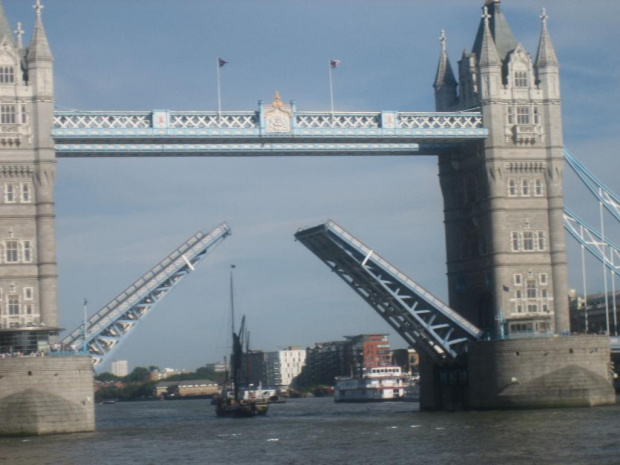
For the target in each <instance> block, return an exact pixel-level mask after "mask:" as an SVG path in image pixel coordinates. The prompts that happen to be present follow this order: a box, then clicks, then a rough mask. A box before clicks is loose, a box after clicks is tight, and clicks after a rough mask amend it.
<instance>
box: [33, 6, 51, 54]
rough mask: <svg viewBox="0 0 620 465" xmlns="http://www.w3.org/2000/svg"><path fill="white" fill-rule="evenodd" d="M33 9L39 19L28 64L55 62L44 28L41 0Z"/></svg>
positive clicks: (36, 23)
mask: <svg viewBox="0 0 620 465" xmlns="http://www.w3.org/2000/svg"><path fill="white" fill-rule="evenodd" d="M33 8H34V9H35V10H36V12H37V19H36V22H35V25H34V31H33V33H32V40H31V41H30V47H28V56H27V60H28V62H31V61H37V60H43V61H53V60H54V59H53V57H52V51H51V50H50V46H49V43H48V41H47V35H46V34H45V29H44V28H43V20H42V19H41V10H42V9H43V8H44V7H43V5H42V4H41V0H37V2H36V3H35V5H34V7H33Z"/></svg>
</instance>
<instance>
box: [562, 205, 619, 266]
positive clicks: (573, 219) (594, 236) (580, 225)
mask: <svg viewBox="0 0 620 465" xmlns="http://www.w3.org/2000/svg"><path fill="white" fill-rule="evenodd" d="M564 229H566V230H567V231H568V232H569V233H570V235H571V236H573V238H574V239H575V240H576V241H577V242H579V244H581V245H582V246H583V247H584V248H585V249H586V250H587V251H588V252H590V253H591V254H592V255H593V256H594V257H595V258H596V259H597V260H599V261H600V262H601V263H604V264H605V267H606V268H607V269H608V270H610V271H612V272H613V273H615V274H616V275H618V276H620V246H619V245H618V244H616V243H614V242H612V241H610V240H609V239H608V238H605V240H603V237H602V235H601V234H600V233H599V232H598V231H597V230H596V229H594V228H593V227H592V226H590V225H589V224H588V223H586V222H585V221H583V220H582V219H581V218H579V217H578V216H577V215H575V214H574V213H573V212H572V211H570V210H569V209H568V208H564Z"/></svg>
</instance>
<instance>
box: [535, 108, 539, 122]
mask: <svg viewBox="0 0 620 465" xmlns="http://www.w3.org/2000/svg"><path fill="white" fill-rule="evenodd" d="M534 124H540V110H539V109H538V107H534Z"/></svg>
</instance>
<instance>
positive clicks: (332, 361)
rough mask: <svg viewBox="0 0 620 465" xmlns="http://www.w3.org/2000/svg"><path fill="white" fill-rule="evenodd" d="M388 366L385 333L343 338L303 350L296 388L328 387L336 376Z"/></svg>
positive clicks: (387, 344) (353, 374) (388, 347)
mask: <svg viewBox="0 0 620 465" xmlns="http://www.w3.org/2000/svg"><path fill="white" fill-rule="evenodd" d="M391 364H392V358H391V350H390V343H389V341H388V336H387V334H360V335H358V336H346V340H344V341H330V342H317V343H315V344H314V347H311V348H308V349H306V366H305V367H304V369H303V370H302V372H301V373H300V375H299V377H298V381H297V385H298V386H299V387H315V386H321V385H323V386H332V385H333V384H334V378H335V377H336V376H351V375H352V376H357V375H361V374H362V373H363V371H364V369H365V368H373V367H378V366H387V365H391Z"/></svg>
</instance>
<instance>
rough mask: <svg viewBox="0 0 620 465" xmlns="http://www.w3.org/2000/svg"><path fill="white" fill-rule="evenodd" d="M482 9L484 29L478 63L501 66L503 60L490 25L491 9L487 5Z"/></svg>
mask: <svg viewBox="0 0 620 465" xmlns="http://www.w3.org/2000/svg"><path fill="white" fill-rule="evenodd" d="M482 11H483V13H482V27H483V29H482V38H481V42H480V55H478V64H479V65H480V66H500V65H501V61H500V58H499V54H498V53H497V47H496V46H495V41H494V40H493V36H492V34H491V29H490V27H489V20H490V19H491V15H490V14H489V10H488V8H487V6H486V5H485V6H484V8H483V9H482Z"/></svg>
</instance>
